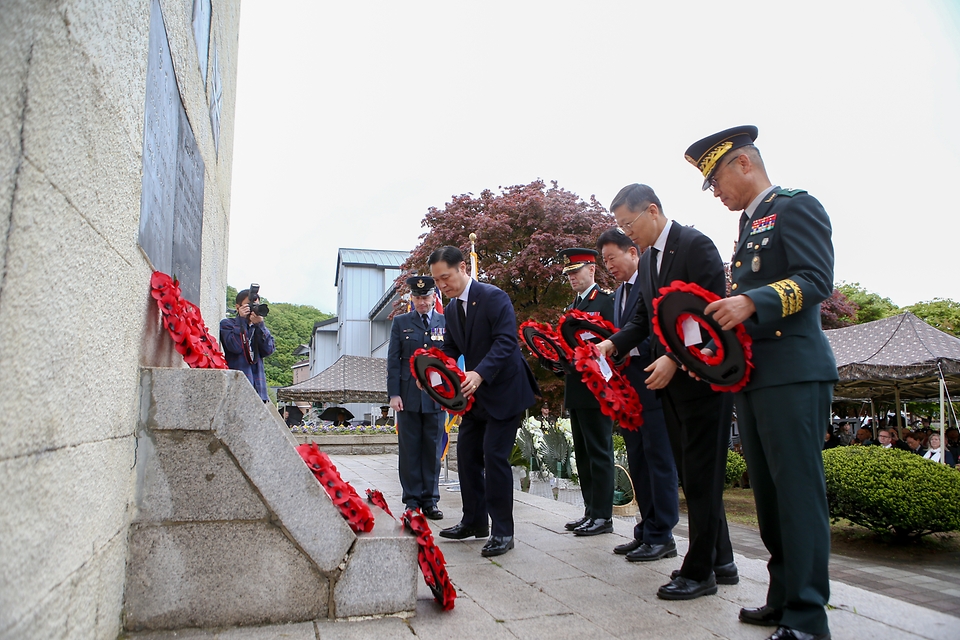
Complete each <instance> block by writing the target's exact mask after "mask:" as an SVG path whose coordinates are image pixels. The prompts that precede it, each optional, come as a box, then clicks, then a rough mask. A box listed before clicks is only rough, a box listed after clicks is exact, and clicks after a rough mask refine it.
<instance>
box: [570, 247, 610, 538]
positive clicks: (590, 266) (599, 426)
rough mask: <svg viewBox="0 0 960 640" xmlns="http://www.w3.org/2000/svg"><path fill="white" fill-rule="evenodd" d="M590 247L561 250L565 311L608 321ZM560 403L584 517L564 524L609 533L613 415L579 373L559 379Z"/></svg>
mask: <svg viewBox="0 0 960 640" xmlns="http://www.w3.org/2000/svg"><path fill="white" fill-rule="evenodd" d="M598 255H599V254H598V253H597V252H596V251H594V250H593V249H564V250H563V251H561V252H560V257H561V260H562V261H563V275H565V276H566V277H567V279H568V280H569V281H570V286H571V287H572V288H573V290H574V291H575V292H576V293H577V297H576V299H575V300H574V301H573V303H572V304H571V305H570V306H569V307H567V310H568V311H569V310H571V309H577V310H579V311H583V312H584V313H588V314H590V315H596V316H599V317H601V318H603V319H604V320H606V321H608V322H610V323H612V322H613V294H612V293H611V292H609V291H603V290H601V289H600V287H599V286H597V283H596V270H597V256H598ZM563 401H564V406H565V407H566V408H567V409H569V410H570V432H571V435H572V436H573V453H574V456H575V457H576V460H577V473H578V474H579V476H580V492H581V493H582V494H583V505H584V511H583V517H582V518H578V519H577V520H573V521H571V522H568V523H567V524H566V525H565V527H566V528H567V530H569V531H573V533H574V535H577V536H595V535H599V534H602V533H613V520H612V518H613V420H612V419H611V418H609V417H608V416H605V415H603V413H601V411H600V403H599V402H598V401H597V398H596V396H594V395H593V393H592V392H591V391H590V389H588V388H587V385H586V384H584V382H583V380H581V378H580V374H579V373H571V374H567V376H566V378H565V379H564V394H563Z"/></svg>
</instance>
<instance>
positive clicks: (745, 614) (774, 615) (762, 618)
mask: <svg viewBox="0 0 960 640" xmlns="http://www.w3.org/2000/svg"><path fill="white" fill-rule="evenodd" d="M782 617H783V609H774V608H773V607H771V606H768V605H763V606H762V607H756V608H754V609H748V608H746V607H744V608H743V609H740V622H746V623H747V624H756V625H760V626H761V627H778V626H780V618H782Z"/></svg>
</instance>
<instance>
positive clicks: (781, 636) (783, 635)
mask: <svg viewBox="0 0 960 640" xmlns="http://www.w3.org/2000/svg"><path fill="white" fill-rule="evenodd" d="M767 640H830V634H829V633H823V634H820V635H817V634H815V633H804V632H803V631H797V630H796V629H790V628H788V627H780V628H779V629H777V630H776V631H774V632H773V635H772V636H770V637H769V638H767Z"/></svg>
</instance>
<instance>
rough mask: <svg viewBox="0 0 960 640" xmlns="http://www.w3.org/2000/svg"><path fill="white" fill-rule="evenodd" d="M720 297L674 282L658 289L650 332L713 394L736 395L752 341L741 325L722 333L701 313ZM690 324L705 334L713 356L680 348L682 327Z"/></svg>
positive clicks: (746, 377) (744, 381) (746, 379)
mask: <svg viewBox="0 0 960 640" xmlns="http://www.w3.org/2000/svg"><path fill="white" fill-rule="evenodd" d="M719 299H720V296H718V295H716V294H715V293H713V292H711V291H707V290H706V289H704V288H703V287H701V286H700V285H698V284H694V283H691V282H681V281H680V280H674V281H673V282H671V283H670V286H669V287H663V288H661V289H660V297H658V298H656V299H655V300H654V301H653V332H654V333H655V334H657V337H658V338H659V339H660V342H661V343H663V345H664V346H665V347H666V348H667V351H670V352H671V353H673V354H674V355H676V357H677V359H678V360H679V361H680V362H681V363H682V364H683V366H685V367H686V368H687V369H688V370H690V371H692V372H693V373H695V374H697V376H699V377H700V379H701V380H705V381H706V382H709V383H710V387H711V388H712V389H713V390H714V391H739V390H741V389H743V388H744V387H745V386H747V383H748V382H749V381H750V371H751V370H752V369H753V361H752V360H753V348H752V346H753V340H752V339H751V338H750V334H748V333H747V330H746V328H745V327H744V326H743V324H742V323H741V324H738V325H737V326H736V328H734V329H732V330H729V331H724V330H723V329H721V328H720V323H718V322H717V321H716V320H714V319H713V316H712V315H706V314H705V313H704V312H703V310H704V309H705V308H706V306H707V305H708V304H710V303H711V302H713V301H715V300H719ZM691 319H692V320H694V321H695V322H696V323H697V324H698V325H699V326H700V327H701V328H702V329H703V330H704V331H706V332H707V334H709V336H710V339H711V340H712V341H713V344H714V352H715V353H714V355H712V356H706V355H704V354H703V353H702V352H701V351H700V348H699V347H697V346H696V345H694V346H690V347H688V346H686V345H685V344H684V336H683V323H684V322H685V321H687V320H691Z"/></svg>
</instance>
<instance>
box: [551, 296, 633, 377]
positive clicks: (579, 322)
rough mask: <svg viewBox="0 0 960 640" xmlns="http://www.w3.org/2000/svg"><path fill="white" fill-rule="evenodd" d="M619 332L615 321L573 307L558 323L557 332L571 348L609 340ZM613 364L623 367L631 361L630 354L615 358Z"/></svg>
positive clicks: (574, 348)
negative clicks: (614, 324) (614, 323)
mask: <svg viewBox="0 0 960 640" xmlns="http://www.w3.org/2000/svg"><path fill="white" fill-rule="evenodd" d="M616 332H617V328H616V327H615V326H613V323H611V322H608V321H607V320H604V319H603V318H601V317H600V316H598V315H591V314H589V313H587V312H586V311H580V310H579V309H571V310H570V311H567V313H566V314H564V315H563V316H562V317H561V318H560V322H558V323H557V333H559V334H560V336H561V337H562V338H563V339H564V341H565V342H566V343H567V345H568V346H569V347H570V349H571V350H576V348H577V347H582V346H583V345H585V344H589V343H596V342H601V341H603V340H607V339H608V338H610V336H612V335H613V334H615V333H616ZM612 361H613V364H614V365H616V366H617V367H618V368H623V367H624V366H626V365H627V363H628V362H630V355H629V354H624V356H623V357H620V358H613V359H612Z"/></svg>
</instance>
